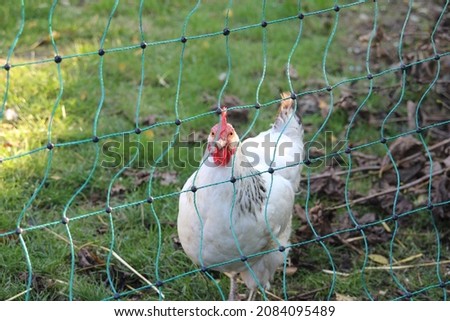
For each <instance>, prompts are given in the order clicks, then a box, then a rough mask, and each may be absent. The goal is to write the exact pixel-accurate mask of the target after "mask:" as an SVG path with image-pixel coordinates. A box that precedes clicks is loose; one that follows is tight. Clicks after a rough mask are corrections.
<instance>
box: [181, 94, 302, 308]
mask: <svg viewBox="0 0 450 321" xmlns="http://www.w3.org/2000/svg"><path fill="white" fill-rule="evenodd" d="M290 97H291V94H289V93H283V94H282V98H283V100H282V102H281V105H280V108H279V113H278V116H277V118H276V120H275V123H274V124H273V125H272V127H271V128H270V129H269V130H267V131H264V132H261V133H260V134H259V135H257V136H256V137H252V138H248V139H246V140H244V141H243V142H240V141H239V137H238V135H237V134H236V132H235V130H234V128H233V126H232V125H231V124H229V123H228V122H227V112H226V108H222V113H221V121H220V122H219V123H218V124H216V125H215V126H214V127H212V129H211V133H210V135H209V137H208V148H207V151H206V153H205V157H204V159H203V162H202V163H201V165H200V168H199V169H198V170H197V171H196V172H195V173H193V174H192V176H191V177H190V178H189V179H188V180H187V182H186V183H185V185H184V187H183V191H186V192H183V193H181V194H180V199H179V213H178V222H177V225H178V234H179V238H180V241H181V244H182V246H183V249H184V251H185V252H186V254H187V255H188V256H189V257H190V258H191V259H192V261H193V262H195V263H196V264H199V265H200V266H202V268H203V269H213V270H217V271H220V272H226V273H227V274H228V275H229V276H230V279H231V285H230V294H229V297H228V299H229V300H235V299H236V295H237V276H238V275H240V277H241V278H242V280H243V281H244V283H245V284H246V286H247V288H248V289H249V296H248V299H250V300H251V299H254V296H255V294H256V290H257V289H258V288H260V289H263V290H267V289H268V288H269V286H270V281H271V280H272V279H273V276H274V273H275V270H276V269H277V268H278V267H279V266H280V265H281V264H282V263H283V262H284V259H285V258H286V255H287V253H288V250H289V244H290V243H289V237H290V233H291V219H292V211H293V205H294V197H295V193H296V191H297V189H298V186H299V182H300V171H301V161H302V160H303V154H304V152H303V127H302V125H301V123H300V121H299V118H298V117H297V116H296V114H295V108H294V107H295V98H296V97H295V96H292V99H291V98H290ZM273 249H278V250H276V251H271V252H268V253H266V254H263V255H258V253H260V252H264V251H268V250H273ZM230 261H231V262H230Z"/></svg>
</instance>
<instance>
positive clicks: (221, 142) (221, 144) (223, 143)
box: [216, 138, 227, 149]
mask: <svg viewBox="0 0 450 321" xmlns="http://www.w3.org/2000/svg"><path fill="white" fill-rule="evenodd" d="M226 145H227V141H226V140H225V139H222V138H220V139H219V140H218V141H216V147H217V148H218V149H222V148H224V147H225V146H226Z"/></svg>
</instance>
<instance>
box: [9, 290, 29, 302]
mask: <svg viewBox="0 0 450 321" xmlns="http://www.w3.org/2000/svg"><path fill="white" fill-rule="evenodd" d="M31 290H33V288H29V289H26V290H25V291H22V292H20V293H18V294H16V295H14V296H12V297H10V298H9V299H6V300H5V301H14V300H15V299H17V298H18V297H21V296H22V295H24V294H26V293H27V292H29V291H31Z"/></svg>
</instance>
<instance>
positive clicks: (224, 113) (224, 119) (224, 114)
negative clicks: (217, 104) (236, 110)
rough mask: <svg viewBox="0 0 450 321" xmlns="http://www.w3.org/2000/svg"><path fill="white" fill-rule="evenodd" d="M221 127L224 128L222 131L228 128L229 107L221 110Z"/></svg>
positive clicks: (223, 107)
mask: <svg viewBox="0 0 450 321" xmlns="http://www.w3.org/2000/svg"><path fill="white" fill-rule="evenodd" d="M220 111H221V113H220V116H221V117H220V126H222V129H225V128H227V123H228V122H227V107H225V106H222V108H220Z"/></svg>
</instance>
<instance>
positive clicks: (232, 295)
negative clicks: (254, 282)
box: [228, 273, 238, 301]
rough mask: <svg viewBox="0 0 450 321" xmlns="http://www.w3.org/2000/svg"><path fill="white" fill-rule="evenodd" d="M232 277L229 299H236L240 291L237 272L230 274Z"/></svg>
mask: <svg viewBox="0 0 450 321" xmlns="http://www.w3.org/2000/svg"><path fill="white" fill-rule="evenodd" d="M229 278H230V293H229V294H228V301H236V299H237V296H238V293H237V290H238V284H237V273H233V274H231V275H229Z"/></svg>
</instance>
